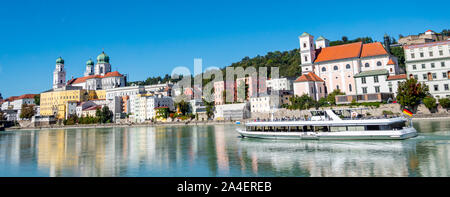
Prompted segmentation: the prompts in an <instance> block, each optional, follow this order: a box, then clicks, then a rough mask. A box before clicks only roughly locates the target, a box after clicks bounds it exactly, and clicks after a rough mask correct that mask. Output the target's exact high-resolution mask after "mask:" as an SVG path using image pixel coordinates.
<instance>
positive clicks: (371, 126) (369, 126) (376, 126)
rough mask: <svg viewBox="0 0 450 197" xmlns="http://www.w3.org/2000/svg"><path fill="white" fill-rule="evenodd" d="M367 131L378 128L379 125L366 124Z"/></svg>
mask: <svg viewBox="0 0 450 197" xmlns="http://www.w3.org/2000/svg"><path fill="white" fill-rule="evenodd" d="M366 128H367V129H366V130H368V131H373V130H380V125H367V127H366Z"/></svg>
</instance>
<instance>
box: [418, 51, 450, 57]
mask: <svg viewBox="0 0 450 197" xmlns="http://www.w3.org/2000/svg"><path fill="white" fill-rule="evenodd" d="M449 53H450V50H449ZM443 55H444V51H443V50H439V56H443ZM433 56H434V54H433V51H429V52H428V57H433ZM419 57H425V53H424V52H419ZM414 58H416V54H415V53H411V59H414Z"/></svg>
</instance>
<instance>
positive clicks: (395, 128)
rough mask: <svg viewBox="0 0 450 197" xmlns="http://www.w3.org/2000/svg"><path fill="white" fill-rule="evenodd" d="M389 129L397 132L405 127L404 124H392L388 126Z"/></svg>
mask: <svg viewBox="0 0 450 197" xmlns="http://www.w3.org/2000/svg"><path fill="white" fill-rule="evenodd" d="M389 127H390V128H389V129H392V130H398V129H403V127H405V122H396V123H394V124H391V125H389Z"/></svg>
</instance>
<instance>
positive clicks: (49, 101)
mask: <svg viewBox="0 0 450 197" xmlns="http://www.w3.org/2000/svg"><path fill="white" fill-rule="evenodd" d="M105 97H106V91H105V90H82V89H78V90H56V91H49V92H44V93H41V103H40V107H41V109H40V115H41V116H52V115H54V116H55V118H57V119H65V118H67V115H68V113H67V110H68V106H69V105H68V103H69V102H70V103H73V102H84V101H88V100H95V99H105Z"/></svg>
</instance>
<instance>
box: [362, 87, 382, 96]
mask: <svg viewBox="0 0 450 197" xmlns="http://www.w3.org/2000/svg"><path fill="white" fill-rule="evenodd" d="M362 92H363V94H367V87H362ZM375 93H380V86H375Z"/></svg>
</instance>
